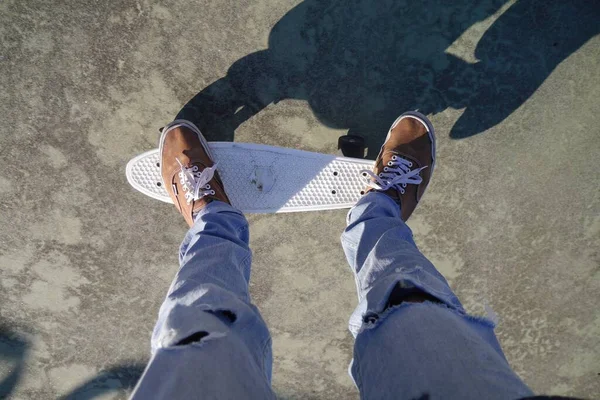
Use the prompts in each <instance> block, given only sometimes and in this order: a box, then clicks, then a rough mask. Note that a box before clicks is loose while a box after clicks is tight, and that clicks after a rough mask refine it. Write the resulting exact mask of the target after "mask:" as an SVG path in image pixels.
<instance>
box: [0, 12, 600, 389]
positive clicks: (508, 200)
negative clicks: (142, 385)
mask: <svg viewBox="0 0 600 400" xmlns="http://www.w3.org/2000/svg"><path fill="white" fill-rule="evenodd" d="M447 3H448V2H444V1H441V0H440V1H434V0H427V1H423V2H417V3H415V2H408V1H403V0H395V1H392V0H387V1H384V0H382V1H379V2H372V1H368V0H351V1H344V2H342V1H329V2H317V1H315V0H306V1H303V2H300V1H297V0H296V1H292V0H275V1H269V2H267V1H264V0H244V1H229V0H228V1H222V2H212V1H206V0H199V1H193V2H192V1H183V2H175V1H171V0H163V1H158V0H119V1H116V0H106V1H102V2H84V1H79V0H76V1H69V2H58V1H33V0H24V1H23V0H4V1H3V2H1V3H0V38H1V39H0V88H1V90H0V116H2V122H3V123H2V126H1V128H0V130H1V132H0V166H1V168H0V222H1V224H2V229H1V230H0V285H1V290H0V397H9V398H15V399H42V398H57V397H61V396H62V397H64V398H76V399H96V398H102V399H110V398H115V399H121V398H126V396H127V394H128V393H130V391H131V389H132V387H133V385H134V384H135V382H136V380H137V379H138V377H139V376H140V374H141V372H142V370H143V368H144V365H145V363H146V362H147V360H148V357H149V338H150V332H151V330H152V327H153V324H154V321H155V318H156V315H157V312H158V308H159V306H160V304H161V301H162V299H163V297H164V295H165V292H166V290H167V288H168V286H169V284H170V280H171V278H172V276H173V275H174V273H175V271H176V270H177V267H178V264H177V248H178V245H179V242H180V240H181V239H182V237H183V235H184V233H185V230H186V225H185V223H184V221H183V219H182V218H181V217H180V216H179V215H178V214H177V212H176V210H175V209H174V208H173V207H170V206H168V205H166V204H163V203H160V202H158V201H155V200H152V199H150V198H148V197H145V196H142V195H141V194H139V193H137V192H135V191H134V190H133V189H132V188H131V187H130V186H129V185H128V184H127V181H126V179H125V173H124V168H125V164H126V162H127V161H128V160H129V159H130V158H131V157H133V156H134V155H136V154H138V153H141V152H143V151H146V150H149V149H151V148H154V147H156V145H157V140H158V128H159V127H161V126H163V125H164V124H166V123H167V122H169V121H170V120H172V119H173V118H174V117H175V116H176V115H178V114H179V116H182V117H186V118H188V119H192V120H193V121H194V122H196V123H197V124H198V125H199V126H200V128H201V129H202V130H203V132H204V133H205V134H206V136H207V137H208V138H209V139H210V140H235V141H240V142H255V143H264V144H270V145H277V146H286V147H293V148H298V149H303V150H311V151H318V152H324V153H332V154H334V153H336V152H337V149H336V144H337V139H338V137H339V136H340V135H344V134H346V133H347V132H350V133H355V134H360V135H363V136H364V137H365V138H366V140H367V144H368V147H369V149H368V156H369V157H374V156H375V155H376V153H377V150H378V146H380V145H381V142H382V141H383V139H384V137H385V133H386V130H387V128H388V126H389V124H390V123H391V122H392V121H393V120H394V119H395V117H396V116H397V115H399V114H400V113H401V112H403V111H406V110H409V109H416V108H418V109H419V110H421V112H423V113H425V114H428V115H429V116H430V118H431V120H432V122H433V124H434V126H435V127H436V130H437V143H438V154H437V156H438V158H437V165H436V171H435V174H434V176H433V179H432V182H431V185H430V187H429V188H428V192H427V194H426V195H425V197H424V199H423V201H422V202H421V204H420V206H419V207H418V208H417V210H416V212H415V214H414V215H413V216H412V217H411V219H410V220H409V225H410V227H411V228H412V229H413V231H414V236H415V240H416V242H417V244H418V245H419V247H420V249H421V250H422V251H423V253H424V254H425V255H426V256H428V257H429V258H430V259H431V260H432V261H433V263H434V264H435V265H436V266H437V267H438V269H439V270H440V271H441V272H442V273H443V274H444V275H445V276H446V277H447V278H448V280H449V281H450V284H451V286H452V288H453V289H454V290H455V291H456V292H457V294H458V296H459V297H460V298H461V300H462V301H463V303H464V305H465V307H466V308H467V310H468V311H469V312H471V313H473V314H475V315H485V314H486V311H485V310H486V308H487V309H489V308H491V309H493V311H494V312H495V313H496V314H497V315H498V317H499V320H500V323H499V326H498V329H497V334H498V336H499V339H500V342H501V344H502V346H503V348H504V350H505V353H506V356H507V358H508V361H509V362H510V364H511V365H512V366H513V367H514V369H515V370H516V371H517V372H518V373H519V374H520V376H521V377H522V378H523V379H524V380H525V381H526V382H527V383H528V384H529V385H530V386H531V387H532V388H533V389H534V390H535V391H536V392H539V393H548V394H555V395H571V396H580V397H588V398H595V397H598V396H599V395H600V369H599V364H598V360H599V359H600V339H599V337H600V311H599V309H598V304H599V302H600V273H599V271H600V268H599V267H600V258H599V255H598V248H599V245H600V191H599V187H600V180H599V173H598V172H599V169H598V168H599V167H598V152H599V150H600V128H599V126H600V102H599V101H598V98H597V97H598V96H597V95H598V92H599V90H600V74H598V64H599V60H600V37H598V33H599V32H598V31H599V29H600V27H599V26H598V23H597V21H598V20H599V18H600V7H599V5H598V4H597V3H596V4H595V2H591V1H573V2H562V1H544V2H542V1H528V2H517V1H497V0H481V1H477V2H473V1H471V0H469V1H466V0H464V1H463V0H460V1H454V2H451V4H447ZM192 98H193V101H191V102H190V103H189V104H188V106H187V107H185V108H184V109H183V110H182V107H183V106H184V104H186V103H187V102H188V101H189V100H190V99H192ZM345 214H346V212H345V211H344V210H338V211H324V212H314V213H296V214H270V215H249V216H248V219H249V221H250V227H251V246H252V247H253V249H254V264H253V276H252V281H251V293H252V296H253V300H254V301H255V302H256V304H257V305H258V307H259V308H260V310H261V311H262V313H263V316H264V318H265V319H266V321H267V323H268V325H269V327H270V330H271V334H272V336H273V348H274V357H275V364H274V376H273V386H274V389H275V391H276V392H277V394H278V395H279V396H280V397H281V398H282V399H331V398H340V399H356V398H358V394H357V391H356V389H355V388H354V386H353V383H352V382H351V380H350V378H349V377H348V375H347V366H348V363H349V361H350V359H351V355H352V339H351V336H350V334H349V332H348V331H347V327H346V326H347V321H348V317H349V315H350V313H351V311H352V310H353V308H354V306H355V304H356V295H355V287H354V282H353V279H352V276H351V274H350V271H349V268H348V266H347V265H346V262H345V259H344V255H343V253H342V249H341V247H340V244H339V235H340V233H341V232H342V230H343V229H344V222H345ZM440 351H443V350H440ZM463 384H468V382H464V383H463Z"/></svg>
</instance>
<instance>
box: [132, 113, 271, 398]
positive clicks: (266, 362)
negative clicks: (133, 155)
mask: <svg viewBox="0 0 600 400" xmlns="http://www.w3.org/2000/svg"><path fill="white" fill-rule="evenodd" d="M176 122H177V121H176ZM196 130H197V129H195V127H194V126H191V125H187V123H186V124H183V125H181V124H177V123H174V124H172V125H170V126H168V127H166V128H165V131H163V139H165V140H164V147H166V149H165V150H164V151H163V153H164V154H166V155H167V154H172V153H173V154H174V153H177V154H175V155H174V156H175V157H176V158H177V159H178V160H179V162H180V163H181V165H182V166H181V167H179V164H178V165H176V166H174V167H173V168H172V170H169V167H168V165H167V163H168V162H169V160H168V159H167V156H166V155H163V163H164V164H165V165H163V181H164V183H165V184H166V185H165V187H167V188H169V187H170V188H171V190H170V191H169V193H170V194H171V195H172V198H173V199H174V202H175V204H176V206H177V208H178V210H179V211H180V212H181V213H182V214H184V217H186V221H188V223H189V224H190V226H191V227H190V230H189V231H188V233H187V234H186V236H185V238H184V240H183V243H182V245H181V248H180V253H179V261H180V269H179V271H178V272H177V274H176V276H175V279H174V280H173V283H172V285H171V287H170V289H169V291H168V294H167V298H166V299H165V301H164V303H163V305H162V306H161V309H160V312H159V318H158V322H157V324H156V326H155V328H154V332H153V335H152V357H151V360H150V362H149V364H148V366H147V368H146V370H145V372H144V374H143V376H142V378H141V379H140V382H139V383H138V385H137V387H136V389H135V391H134V394H133V396H132V398H153V399H154V398H169V399H175V398H197V397H201V398H205V399H211V398H214V399H239V398H261V399H262V398H274V397H275V396H274V394H273V392H272V390H271V388H270V380H271V366H272V354H271V338H270V336H269V332H268V329H267V327H266V325H265V323H264V321H263V319H262V318H261V316H260V313H259V311H258V309H257V308H256V307H255V306H254V305H253V304H252V302H251V300H250V295H249V291H248V282H249V279H250V268H251V261H252V253H251V251H250V249H249V247H248V223H247V221H246V219H245V217H244V216H243V215H242V213H241V212H239V211H238V210H236V209H235V208H233V207H232V206H231V205H230V204H228V198H227V196H226V195H225V192H224V189H223V187H222V184H221V183H220V180H219V179H218V175H216V172H215V171H212V172H213V173H214V175H211V176H210V177H207V176H206V175H202V173H203V172H204V171H206V170H207V169H209V168H211V167H213V166H214V165H213V164H212V161H211V160H210V157H209V155H208V154H204V153H205V152H204V151H203V150H202V148H201V145H202V144H201V143H200V141H199V140H198V139H196V136H197V135H200V134H199V131H198V132H196ZM165 135H171V136H167V137H166V138H165ZM162 143H163V140H162V139H161V144H162ZM177 146H179V147H177ZM191 150H194V151H196V154H194V153H193V152H192V151H191ZM171 164H172V162H171ZM194 167H196V168H194ZM165 169H167V171H165ZM174 171H175V172H174ZM187 172H189V173H191V175H189V174H188V173H187ZM204 178H206V179H207V182H200V184H199V185H196V183H198V182H197V181H198V180H200V179H204ZM194 186H196V189H198V190H194ZM186 193H192V195H191V196H187V197H185V194H186ZM188 200H190V201H189V202H188Z"/></svg>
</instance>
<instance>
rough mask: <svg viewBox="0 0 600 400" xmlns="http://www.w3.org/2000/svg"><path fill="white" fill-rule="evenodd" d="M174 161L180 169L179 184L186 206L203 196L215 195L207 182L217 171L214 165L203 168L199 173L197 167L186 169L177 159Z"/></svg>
mask: <svg viewBox="0 0 600 400" xmlns="http://www.w3.org/2000/svg"><path fill="white" fill-rule="evenodd" d="M176 160H177V163H178V164H179V166H180V167H181V171H179V183H181V187H182V188H183V191H184V192H185V200H186V201H187V203H188V204H190V203H191V202H192V201H195V200H199V199H201V198H203V197H204V196H209V195H214V194H215V191H214V190H212V189H211V188H210V184H209V183H208V182H210V181H211V180H212V178H213V177H214V176H215V171H216V170H217V164H216V163H215V164H214V165H213V166H212V167H207V168H204V170H203V171H202V172H200V170H199V168H198V166H196V165H193V166H192V167H189V168H188V167H186V166H185V165H183V164H182V163H181V161H179V159H176Z"/></svg>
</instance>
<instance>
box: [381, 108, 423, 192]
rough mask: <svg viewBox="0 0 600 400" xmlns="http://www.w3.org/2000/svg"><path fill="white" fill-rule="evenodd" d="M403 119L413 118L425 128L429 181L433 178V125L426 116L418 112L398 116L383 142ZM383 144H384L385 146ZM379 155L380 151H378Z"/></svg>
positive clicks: (408, 112)
mask: <svg viewBox="0 0 600 400" xmlns="http://www.w3.org/2000/svg"><path fill="white" fill-rule="evenodd" d="M404 118H413V119H416V120H417V121H419V122H420V123H421V124H423V125H424V126H425V128H426V129H427V134H428V135H429V139H431V160H432V161H431V172H430V174H429V180H430V181H431V177H432V176H433V169H434V167H435V131H434V129H433V125H432V124H431V121H430V120H429V118H427V117H426V116H424V115H423V114H421V113H420V112H418V111H407V112H405V113H404V114H402V115H400V116H399V117H398V118H397V119H396V120H395V121H394V123H393V124H392V126H391V128H390V130H389V131H388V134H387V136H386V137H385V142H387V141H388V139H389V138H390V135H391V134H392V129H394V128H395V127H396V125H398V124H399V123H400V121H402V120H403V119H404ZM385 142H384V144H385ZM381 149H382V150H383V146H381ZM380 153H381V151H380Z"/></svg>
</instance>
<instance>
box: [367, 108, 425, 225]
mask: <svg viewBox="0 0 600 400" xmlns="http://www.w3.org/2000/svg"><path fill="white" fill-rule="evenodd" d="M434 164H435V137H434V132H433V126H432V125H431V122H430V121H429V120H428V119H427V117H425V116H424V115H423V114H421V113H418V112H416V111H409V112H406V113H404V114H402V115H401V116H400V117H399V118H398V119H397V120H396V121H395V122H394V123H393V125H392V127H391V128H390V131H389V132H388V135H387V138H386V140H385V143H384V144H383V146H381V151H380V152H379V155H378V156H377V159H376V160H375V167H374V168H373V172H371V171H363V176H365V177H367V178H368V182H367V191H370V190H375V191H377V192H382V193H385V194H387V195H388V196H390V197H391V198H392V199H393V200H394V201H395V202H396V203H398V205H400V210H401V218H402V220H404V221H406V220H408V218H409V217H410V216H411V214H412V213H413V211H414V210H415V208H416V207H417V204H418V203H419V200H421V196H423V193H424V192H425V189H426V188H427V185H428V184H429V180H430V179H431V174H432V173H433V166H434Z"/></svg>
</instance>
